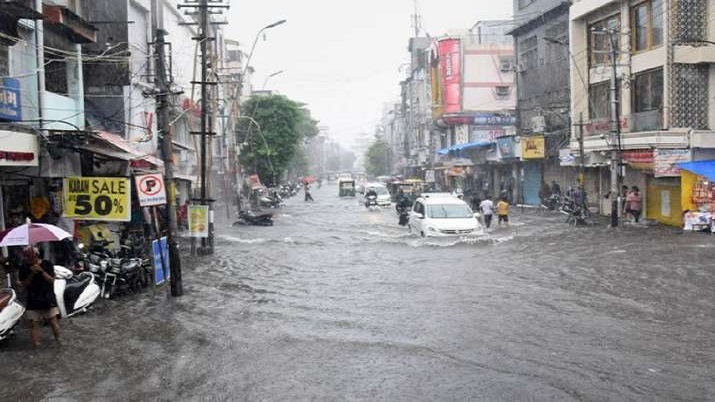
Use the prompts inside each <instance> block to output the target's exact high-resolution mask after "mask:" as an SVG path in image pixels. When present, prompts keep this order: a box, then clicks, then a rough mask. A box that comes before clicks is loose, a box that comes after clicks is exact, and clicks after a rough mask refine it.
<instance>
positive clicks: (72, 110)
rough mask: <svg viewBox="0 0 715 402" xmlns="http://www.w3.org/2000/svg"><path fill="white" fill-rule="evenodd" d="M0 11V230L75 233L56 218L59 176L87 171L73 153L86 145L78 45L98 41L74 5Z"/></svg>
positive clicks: (32, 4)
mask: <svg viewBox="0 0 715 402" xmlns="http://www.w3.org/2000/svg"><path fill="white" fill-rule="evenodd" d="M0 9H1V10H2V12H0V136H1V137H2V138H3V141H2V144H1V145H0V177H1V178H2V185H0V228H5V227H7V226H15V225H17V224H22V223H24V222H25V219H26V218H31V219H33V220H43V219H52V220H53V221H54V222H55V223H57V224H59V225H61V226H64V227H65V228H67V229H69V230H72V221H71V220H63V219H61V218H59V217H60V216H61V215H62V213H63V210H62V201H61V194H62V178H63V177H66V176H70V175H82V174H83V173H91V170H92V169H91V168H92V166H91V163H87V161H90V162H91V161H92V158H86V157H85V158H81V155H82V152H83V151H82V150H80V149H79V148H78V147H79V146H81V145H84V144H85V139H84V130H85V113H84V101H83V78H84V77H83V74H82V63H83V53H82V47H81V46H82V44H83V43H89V42H93V41H95V40H96V31H97V29H96V28H95V27H94V26H92V25H91V24H89V22H87V20H86V19H85V18H83V16H82V10H81V9H80V8H79V5H78V4H77V2H68V1H44V2H38V1H29V0H22V1H19V0H16V1H7V0H3V1H0ZM85 156H86V155H85ZM90 156H91V155H90ZM33 203H34V205H36V204H38V203H42V205H44V207H43V208H39V209H37V208H36V209H34V210H33V209H32V208H31V206H32V205H33Z"/></svg>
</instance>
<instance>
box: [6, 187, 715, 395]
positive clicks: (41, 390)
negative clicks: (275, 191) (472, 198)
mask: <svg viewBox="0 0 715 402" xmlns="http://www.w3.org/2000/svg"><path fill="white" fill-rule="evenodd" d="M313 195H314V197H315V199H316V202H315V203H305V202H303V200H302V194H299V195H298V196H297V197H295V198H292V199H290V200H288V201H287V203H286V205H285V207H283V208H282V209H280V210H277V211H276V215H275V219H276V224H275V226H273V227H244V226H242V227H231V226H230V225H227V224H220V225H219V226H218V228H217V242H216V253H215V255H214V256H212V257H201V258H194V259H188V258H187V259H185V260H184V282H185V287H186V288H185V291H186V292H185V296H184V297H182V298H180V299H171V298H169V297H168V296H167V295H166V293H165V289H163V288H162V289H159V290H156V291H151V290H150V291H146V292H143V293H141V294H138V295H129V296H125V297H123V298H120V299H118V300H116V301H115V300H111V301H107V302H100V303H98V305H97V307H96V308H95V309H94V311H92V312H90V313H89V314H86V315H83V316H79V317H75V318H72V319H69V320H62V322H61V325H62V328H63V330H64V333H63V335H64V343H63V345H62V346H61V347H57V346H55V345H53V344H52V342H50V338H49V337H50V334H49V331H48V330H45V331H44V332H43V336H44V340H45V345H43V347H41V348H40V349H39V350H36V351H34V350H32V348H31V346H30V341H29V335H28V331H27V329H26V328H22V329H21V330H19V331H18V332H19V333H18V336H17V337H15V338H12V339H10V340H8V341H5V342H3V343H2V344H0V361H2V368H0V389H2V395H1V396H0V400H60V401H64V400H66V401H77V400H79V401H91V400H122V401H124V400H246V401H303V400H319V401H323V400H325V401H336V400H364V401H376V400H384V401H554V400H563V401H570V400H575V401H604V400H614V401H615V400H617V401H630V400H634V401H655V400H661V401H706V400H715V368H714V367H715V341H713V333H714V331H715V319H714V318H713V307H714V306H715V268H713V263H712V259H713V257H714V255H715V241H714V239H715V238H713V237H712V236H708V235H705V234H700V233H687V234H682V233H681V232H680V231H678V230H675V229H672V228H665V227H633V226H631V227H625V228H621V229H618V230H612V229H609V228H607V227H606V226H605V225H599V226H596V227H573V226H569V225H566V224H564V223H563V217H562V216H561V215H558V214H554V213H542V212H539V211H536V210H533V209H531V210H529V209H527V210H524V211H521V210H519V209H518V208H513V209H512V225H511V226H510V227H509V228H497V229H492V230H491V231H490V232H488V233H486V234H484V235H482V236H478V237H476V238H474V239H471V240H466V241H459V240H455V239H436V240H434V239H427V240H425V239H422V238H419V237H416V236H411V235H409V234H408V233H407V231H406V229H404V228H402V227H400V226H398V225H397V216H396V214H395V212H394V208H384V209H382V210H381V211H373V212H371V211H367V210H365V208H364V207H361V206H360V205H358V202H357V200H355V199H353V198H346V199H339V198H338V197H337V187H336V186H334V185H327V186H323V188H322V189H316V190H315V191H314V192H313Z"/></svg>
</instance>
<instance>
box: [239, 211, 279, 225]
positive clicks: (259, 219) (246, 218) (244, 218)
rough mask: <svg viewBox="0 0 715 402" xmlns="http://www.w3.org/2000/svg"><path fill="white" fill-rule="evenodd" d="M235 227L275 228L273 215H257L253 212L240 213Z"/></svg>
mask: <svg viewBox="0 0 715 402" xmlns="http://www.w3.org/2000/svg"><path fill="white" fill-rule="evenodd" d="M233 225H234V226H236V225H253V226H273V214H270V213H263V214H256V213H255V212H253V211H240V212H239V213H238V220H237V221H236V222H234V224H233Z"/></svg>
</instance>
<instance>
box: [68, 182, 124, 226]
mask: <svg viewBox="0 0 715 402" xmlns="http://www.w3.org/2000/svg"><path fill="white" fill-rule="evenodd" d="M63 183H64V187H63V191H62V193H63V194H64V211H63V214H62V216H64V217H65V218H74V219H82V220H90V221H120V222H128V221H129V220H130V218H131V189H130V187H129V186H130V183H129V179H128V178H125V177H66V178H65V179H64V181H63Z"/></svg>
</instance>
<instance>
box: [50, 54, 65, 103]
mask: <svg viewBox="0 0 715 402" xmlns="http://www.w3.org/2000/svg"><path fill="white" fill-rule="evenodd" d="M45 89H47V90H48V91H49V92H54V93H58V94H62V95H66V94H67V62H66V61H65V59H64V58H63V57H62V56H58V55H54V54H51V53H48V52H45Z"/></svg>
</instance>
